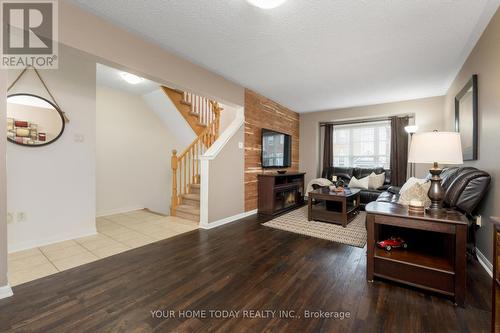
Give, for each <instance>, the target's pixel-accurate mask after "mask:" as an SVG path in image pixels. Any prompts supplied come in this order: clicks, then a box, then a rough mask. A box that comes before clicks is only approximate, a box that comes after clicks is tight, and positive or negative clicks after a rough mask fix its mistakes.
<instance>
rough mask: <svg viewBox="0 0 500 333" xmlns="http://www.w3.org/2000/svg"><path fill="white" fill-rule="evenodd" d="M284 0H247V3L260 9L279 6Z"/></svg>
mask: <svg viewBox="0 0 500 333" xmlns="http://www.w3.org/2000/svg"><path fill="white" fill-rule="evenodd" d="M285 1H286V0H247V2H248V3H250V4H252V5H254V6H255V7H259V8H262V9H272V8H276V7H278V6H281V5H282V4H284V3H285Z"/></svg>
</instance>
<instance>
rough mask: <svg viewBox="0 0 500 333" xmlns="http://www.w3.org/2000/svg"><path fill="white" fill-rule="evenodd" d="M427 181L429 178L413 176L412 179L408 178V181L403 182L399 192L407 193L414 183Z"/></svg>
mask: <svg viewBox="0 0 500 333" xmlns="http://www.w3.org/2000/svg"><path fill="white" fill-rule="evenodd" d="M425 182H427V179H419V178H415V177H411V178H410V179H408V180H407V181H406V183H404V184H403V186H401V189H400V190H399V194H400V195H402V194H403V193H405V192H406V191H407V190H408V189H409V188H410V187H412V186H413V185H415V184H420V185H422V184H424V183H425Z"/></svg>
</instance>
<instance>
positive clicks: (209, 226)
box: [200, 209, 257, 229]
mask: <svg viewBox="0 0 500 333" xmlns="http://www.w3.org/2000/svg"><path fill="white" fill-rule="evenodd" d="M254 214H257V209H255V210H251V211H248V212H243V213H240V214H236V215H233V216H229V217H226V218H223V219H221V220H218V221H215V222H211V223H202V224H200V228H201V229H213V228H217V227H220V226H222V225H224V224H228V223H231V222H235V221H238V220H241V219H243V218H245V217H248V216H251V215H254Z"/></svg>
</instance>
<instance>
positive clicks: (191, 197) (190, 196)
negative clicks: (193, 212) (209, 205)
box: [182, 193, 200, 202]
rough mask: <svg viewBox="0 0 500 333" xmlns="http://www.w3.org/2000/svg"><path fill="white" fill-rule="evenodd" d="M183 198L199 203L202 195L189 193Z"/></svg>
mask: <svg viewBox="0 0 500 333" xmlns="http://www.w3.org/2000/svg"><path fill="white" fill-rule="evenodd" d="M182 198H184V199H188V200H195V201H198V202H199V201H200V194H197V193H187V194H183V195H182Z"/></svg>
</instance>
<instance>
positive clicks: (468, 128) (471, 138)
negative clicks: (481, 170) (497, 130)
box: [455, 75, 479, 161]
mask: <svg viewBox="0 0 500 333" xmlns="http://www.w3.org/2000/svg"><path fill="white" fill-rule="evenodd" d="M455 131H457V132H459V133H460V139H461V141H462V154H463V159H464V161H475V160H477V159H478V135H479V133H478V86H477V75H473V76H472V78H471V79H470V80H469V81H468V82H467V83H466V84H465V86H464V87H463V88H462V90H460V92H459V93H458V94H457V96H456V97H455Z"/></svg>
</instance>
